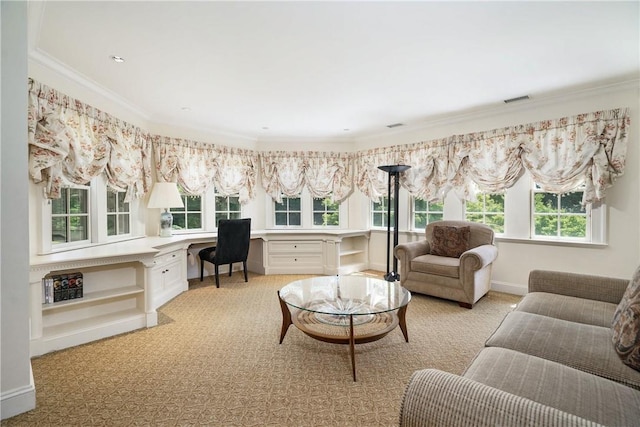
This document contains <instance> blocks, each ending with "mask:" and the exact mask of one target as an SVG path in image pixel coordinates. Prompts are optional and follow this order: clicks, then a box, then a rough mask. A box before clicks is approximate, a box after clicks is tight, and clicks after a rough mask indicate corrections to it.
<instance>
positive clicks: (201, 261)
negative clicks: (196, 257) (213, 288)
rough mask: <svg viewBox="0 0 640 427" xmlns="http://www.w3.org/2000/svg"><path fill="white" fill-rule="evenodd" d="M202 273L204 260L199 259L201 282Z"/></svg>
mask: <svg viewBox="0 0 640 427" xmlns="http://www.w3.org/2000/svg"><path fill="white" fill-rule="evenodd" d="M203 275H204V261H203V260H200V281H201V282H202V277H203Z"/></svg>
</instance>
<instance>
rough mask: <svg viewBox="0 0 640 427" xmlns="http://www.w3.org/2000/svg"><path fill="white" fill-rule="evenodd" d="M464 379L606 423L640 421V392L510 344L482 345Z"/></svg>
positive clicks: (634, 422)
mask: <svg viewBox="0 0 640 427" xmlns="http://www.w3.org/2000/svg"><path fill="white" fill-rule="evenodd" d="M464 377H465V378H469V379H472V380H474V381H478V382H480V383H482V384H485V385H488V386H491V387H494V388H497V389H499V390H503V391H506V392H508V393H512V394H515V395H517V396H522V397H525V398H527V399H530V400H533V401H535V402H538V403H542V404H544V405H548V406H551V407H554V408H557V409H560V410H561V411H565V412H568V413H570V414H574V415H577V416H579V417H582V418H585V419H588V420H591V421H594V422H596V423H600V424H604V425H617V426H626V425H634V424H636V423H637V422H638V420H639V419H640V390H635V389H633V388H631V387H627V386H624V385H622V384H620V383H617V382H614V381H610V380H607V379H605V378H601V377H598V376H596V375H592V374H588V373H586V372H582V371H579V370H577V369H573V368H570V367H568V366H565V365H562V364H560V363H556V362H552V361H549V360H545V359H541V358H539V357H535V356H529V355H526V354H524V353H519V352H517V351H513V350H509V349H505V348H499V347H487V348H485V349H483V350H482V351H481V352H480V353H479V354H478V355H477V356H476V358H475V359H474V361H473V363H472V364H471V366H469V368H467V370H466V372H465V373H464Z"/></svg>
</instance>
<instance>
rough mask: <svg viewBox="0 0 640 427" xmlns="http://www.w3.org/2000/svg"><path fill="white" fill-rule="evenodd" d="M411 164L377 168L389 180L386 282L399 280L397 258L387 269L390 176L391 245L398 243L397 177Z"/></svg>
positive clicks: (389, 241)
mask: <svg viewBox="0 0 640 427" xmlns="http://www.w3.org/2000/svg"><path fill="white" fill-rule="evenodd" d="M410 167H411V166H407V165H387V166H378V169H380V170H383V171H385V172H387V173H388V174H389V181H388V187H387V197H388V198H389V200H388V203H387V274H385V276H384V279H385V280H386V281H388V282H395V281H397V280H400V275H399V274H398V258H396V257H395V256H394V257H393V271H389V260H390V258H391V200H390V198H391V176H393V184H394V185H393V188H394V192H393V194H394V197H393V214H394V215H393V217H394V218H393V247H394V248H395V247H396V246H397V245H398V192H399V191H400V181H399V180H398V177H399V175H400V173H401V172H404V171H406V170H407V169H409V168H410Z"/></svg>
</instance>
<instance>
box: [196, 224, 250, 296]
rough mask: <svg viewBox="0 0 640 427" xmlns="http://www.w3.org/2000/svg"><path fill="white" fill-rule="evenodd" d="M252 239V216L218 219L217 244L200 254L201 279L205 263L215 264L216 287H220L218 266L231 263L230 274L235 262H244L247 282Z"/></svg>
mask: <svg viewBox="0 0 640 427" xmlns="http://www.w3.org/2000/svg"><path fill="white" fill-rule="evenodd" d="M250 240H251V218H244V219H221V220H220V221H218V240H217V241H216V245H215V246H212V247H210V248H204V249H202V250H201V251H200V252H199V253H198V255H199V256H200V281H201V282H202V279H203V273H204V263H205V261H206V262H210V263H212V264H213V265H214V269H215V275H216V287H218V288H219V287H220V279H219V278H218V266H219V265H221V264H222V265H224V264H229V276H231V273H232V271H233V270H232V266H233V263H234V262H242V267H243V269H244V281H245V282H247V281H248V278H247V256H248V255H249V242H250Z"/></svg>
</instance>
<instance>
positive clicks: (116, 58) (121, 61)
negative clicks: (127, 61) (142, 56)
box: [111, 55, 124, 64]
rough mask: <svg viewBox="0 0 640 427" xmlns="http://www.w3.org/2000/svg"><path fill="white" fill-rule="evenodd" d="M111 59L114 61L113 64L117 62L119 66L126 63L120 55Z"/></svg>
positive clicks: (112, 56)
mask: <svg viewBox="0 0 640 427" xmlns="http://www.w3.org/2000/svg"><path fill="white" fill-rule="evenodd" d="M111 59H112V60H113V62H117V63H119V64H121V63H123V62H124V58H123V57H122V56H118V55H111Z"/></svg>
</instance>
